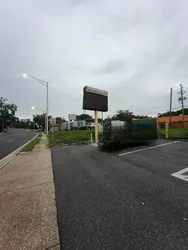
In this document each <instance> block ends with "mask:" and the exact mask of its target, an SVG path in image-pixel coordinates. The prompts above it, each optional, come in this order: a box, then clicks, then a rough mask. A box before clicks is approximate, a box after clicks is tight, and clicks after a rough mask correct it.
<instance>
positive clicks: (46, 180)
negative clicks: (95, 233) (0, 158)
mask: <svg viewBox="0 0 188 250" xmlns="http://www.w3.org/2000/svg"><path fill="white" fill-rule="evenodd" d="M46 144H47V139H46V137H44V136H43V137H42V138H41V141H40V144H39V145H37V146H36V147H35V149H34V151H33V152H29V153H21V154H19V155H18V156H17V157H16V158H14V160H13V161H12V162H10V163H9V164H8V165H7V166H6V167H5V168H3V169H2V170H0V249H2V250H33V249H35V250H42V249H49V250H57V249H60V245H59V234H58V226H57V217H56V205H55V191H54V183H53V174H52V165H51V153H50V150H49V149H48V148H47V147H46Z"/></svg>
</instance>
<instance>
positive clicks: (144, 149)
mask: <svg viewBox="0 0 188 250" xmlns="http://www.w3.org/2000/svg"><path fill="white" fill-rule="evenodd" d="M178 142H180V141H174V142H168V143H163V144H159V145H155V146H152V147H147V148H141V149H137V150H133V151H129V152H125V153H121V154H119V156H123V155H129V154H133V153H138V152H141V151H146V150H149V149H153V148H159V147H163V146H168V145H171V144H174V143H178Z"/></svg>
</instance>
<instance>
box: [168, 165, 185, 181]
mask: <svg viewBox="0 0 188 250" xmlns="http://www.w3.org/2000/svg"><path fill="white" fill-rule="evenodd" d="M186 172H187V174H186V175H185V174H184V173H186ZM171 175H172V176H174V177H176V178H179V179H181V180H183V181H188V168H184V169H182V170H180V171H178V172H176V173H174V174H171Z"/></svg>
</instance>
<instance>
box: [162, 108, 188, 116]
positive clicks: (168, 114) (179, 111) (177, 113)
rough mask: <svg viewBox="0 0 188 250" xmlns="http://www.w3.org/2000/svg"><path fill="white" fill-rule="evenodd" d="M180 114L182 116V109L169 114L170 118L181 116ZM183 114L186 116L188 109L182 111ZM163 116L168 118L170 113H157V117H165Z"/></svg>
mask: <svg viewBox="0 0 188 250" xmlns="http://www.w3.org/2000/svg"><path fill="white" fill-rule="evenodd" d="M181 114H182V109H179V110H177V111H172V112H171V115H172V116H177V115H181ZM184 114H185V115H188V108H185V109H184ZM165 116H170V111H167V112H164V113H158V117H165Z"/></svg>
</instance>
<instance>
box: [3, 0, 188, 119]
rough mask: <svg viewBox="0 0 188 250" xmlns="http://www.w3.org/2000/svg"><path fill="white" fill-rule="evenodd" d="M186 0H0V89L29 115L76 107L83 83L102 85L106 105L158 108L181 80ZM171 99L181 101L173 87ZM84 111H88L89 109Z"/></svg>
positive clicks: (185, 74)
mask: <svg viewBox="0 0 188 250" xmlns="http://www.w3.org/2000/svg"><path fill="white" fill-rule="evenodd" d="M187 10H188V2H187V1H186V0H179V1H177V0H165V1H164V0H142V1H141V0H133V1H125V0H53V1H52V0H16V1H15V0H0V96H3V97H6V98H8V99H9V102H14V103H15V104H17V106H18V112H17V116H19V117H22V118H23V117H29V116H31V115H32V114H33V111H32V110H31V106H33V105H34V106H37V107H39V108H40V109H45V97H46V96H45V93H46V92H45V91H46V89H45V87H44V86H42V85H40V84H39V83H37V82H35V81H34V80H32V79H24V78H22V75H21V74H22V73H24V72H25V73H28V74H30V75H33V76H35V77H38V78H42V79H44V80H47V81H49V109H50V110H49V111H50V113H53V115H54V116H64V117H67V115H68V113H73V114H81V113H82V94H83V87H84V86H85V85H89V86H92V87H97V88H101V89H104V90H107V91H108V94H109V111H108V113H106V115H112V114H114V113H115V112H116V111H117V110H118V109H129V110H131V111H133V112H134V113H135V114H150V115H151V114H152V115H153V114H157V113H158V112H160V111H161V112H162V111H166V110H167V109H168V106H169V89H170V87H171V86H173V87H174V90H177V89H178V86H179V84H180V83H183V84H184V83H185V89H186V86H187V87H188V84H187V83H188V18H187ZM173 97H174V100H173V106H174V108H177V107H179V106H180V104H178V102H177V101H176V99H177V98H178V94H176V93H175V92H174V94H173ZM88 113H89V112H88Z"/></svg>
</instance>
